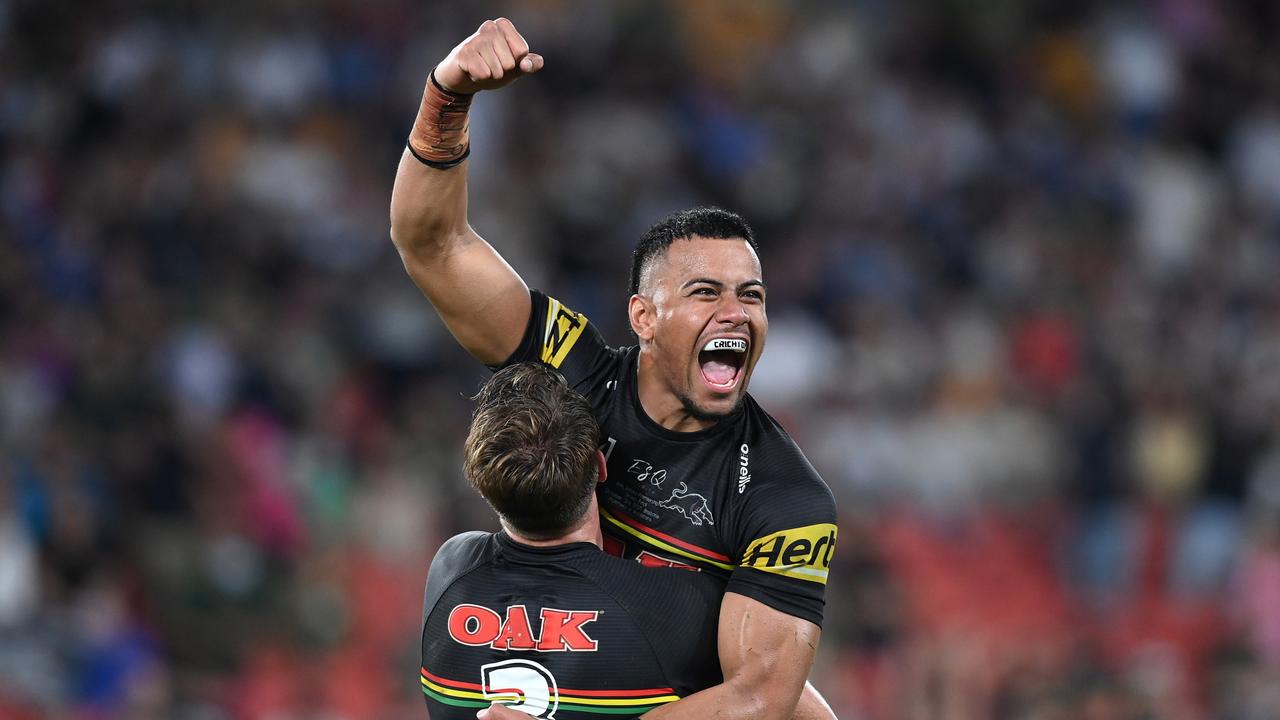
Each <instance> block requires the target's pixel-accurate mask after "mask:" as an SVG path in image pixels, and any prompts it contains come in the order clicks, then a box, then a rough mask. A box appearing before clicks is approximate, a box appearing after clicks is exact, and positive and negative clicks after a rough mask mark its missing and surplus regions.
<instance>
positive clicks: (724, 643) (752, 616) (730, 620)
mask: <svg viewBox="0 0 1280 720" xmlns="http://www.w3.org/2000/svg"><path fill="white" fill-rule="evenodd" d="M821 636H822V630H821V629H820V628H819V627H818V626H817V625H815V624H813V623H811V622H809V621H808V620H802V619H800V618H797V617H794V616H791V615H788V614H786V613H784V612H781V611H779V610H775V609H774V608H771V607H769V606H768V605H765V604H764V603H762V602H760V601H758V600H754V599H752V598H749V597H746V596H744V595H739V594H737V593H734V592H728V593H725V596H724V600H723V601H722V603H721V606H720V627H719V640H718V647H719V652H720V667H721V669H722V670H723V672H724V677H725V681H726V682H728V683H733V684H735V685H740V686H743V687H751V688H756V689H758V693H759V696H760V700H761V701H762V703H763V714H762V717H764V716H768V717H791V713H792V711H793V710H794V708H795V705H796V701H797V700H798V699H799V698H800V693H801V691H802V690H803V689H804V683H805V678H806V677H807V676H808V674H809V668H810V667H811V666H812V665H813V658H814V654H815V653H816V652H817V649H818V641H819V639H820V638H821Z"/></svg>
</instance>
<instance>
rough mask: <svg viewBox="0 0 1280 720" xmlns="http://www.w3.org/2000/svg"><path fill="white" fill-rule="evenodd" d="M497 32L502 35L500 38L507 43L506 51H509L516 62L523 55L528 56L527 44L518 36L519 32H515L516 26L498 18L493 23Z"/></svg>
mask: <svg viewBox="0 0 1280 720" xmlns="http://www.w3.org/2000/svg"><path fill="white" fill-rule="evenodd" d="M493 24H494V26H495V27H496V28H497V29H498V32H500V33H502V37H503V39H504V40H506V41H507V49H508V50H510V51H511V56H512V57H513V58H515V59H516V60H521V59H523V58H524V56H525V55H528V54H529V43H527V42H525V41H524V37H523V36H521V35H520V31H519V30H516V26H515V25H513V24H512V23H511V21H510V20H508V19H506V18H498V19H497V20H494V21H493Z"/></svg>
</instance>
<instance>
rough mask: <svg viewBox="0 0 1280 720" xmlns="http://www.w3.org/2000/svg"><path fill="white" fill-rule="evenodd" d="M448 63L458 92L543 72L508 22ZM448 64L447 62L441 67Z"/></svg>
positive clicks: (441, 70) (443, 73)
mask: <svg viewBox="0 0 1280 720" xmlns="http://www.w3.org/2000/svg"><path fill="white" fill-rule="evenodd" d="M0 1H2V0H0ZM449 59H451V60H452V61H453V63H452V65H453V66H456V71H454V70H453V68H451V67H438V68H437V73H436V80H437V81H438V82H440V83H442V84H443V85H444V86H445V87H449V88H454V89H457V90H458V91H459V92H475V91H476V90H486V89H492V88H498V87H502V86H503V85H506V84H507V83H509V82H511V81H512V80H515V79H516V78H517V77H520V76H521V75H525V74H530V73H535V72H537V71H539V70H541V69H542V65H543V59H542V56H541V55H538V54H535V53H530V52H529V44H528V43H527V42H525V39H524V38H523V37H522V36H521V35H520V32H519V31H518V30H516V26H515V25H514V24H512V22H511V21H510V20H508V19H506V18H498V19H497V20H486V21H485V22H483V23H482V24H481V25H480V27H479V29H477V30H476V32H475V34H473V35H472V36H471V37H469V38H467V39H466V41H464V42H463V43H462V44H461V45H459V46H458V47H456V48H454V52H453V54H452V55H451V57H450V58H449ZM447 60H448V59H447ZM449 64H450V63H448V62H447V61H446V63H444V64H442V65H449ZM450 82H452V83H453V84H449V83H450Z"/></svg>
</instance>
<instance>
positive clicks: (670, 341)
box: [647, 236, 769, 420]
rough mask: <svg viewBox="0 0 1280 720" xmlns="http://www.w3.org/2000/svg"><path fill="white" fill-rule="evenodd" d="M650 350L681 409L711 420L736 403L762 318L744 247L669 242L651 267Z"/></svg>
mask: <svg viewBox="0 0 1280 720" xmlns="http://www.w3.org/2000/svg"><path fill="white" fill-rule="evenodd" d="M652 273H653V274H652V275H651V276H650V282H649V283H647V284H648V285H649V288H650V290H651V292H650V296H649V297H650V300H651V302H652V303H653V308H654V319H653V326H652V337H651V342H650V351H651V352H652V353H653V356H654V361H655V364H656V367H657V369H658V371H659V373H660V374H661V375H662V377H663V380H664V382H665V384H666V385H667V387H668V388H669V389H670V390H671V391H672V393H673V394H674V395H675V396H676V397H677V398H678V399H679V400H680V402H681V404H682V405H683V406H684V410H685V412H686V413H688V414H689V415H690V416H692V417H694V418H696V419H699V420H714V419H717V418H720V417H723V416H725V415H727V414H729V413H731V412H733V410H734V409H735V408H736V407H737V406H738V404H739V403H740V402H742V398H743V396H744V395H745V394H746V391H747V382H748V381H749V380H750V379H751V371H752V370H753V369H754V368H755V365H756V361H757V360H758V359H759V358H760V353H761V352H762V351H763V350H764V341H765V335H766V334H767V332H768V329H769V319H768V317H767V316H766V315H765V287H764V283H763V281H762V279H761V272H760V258H758V257H757V256H756V253H755V250H753V249H752V248H751V246H750V245H749V244H747V242H746V241H745V240H734V239H728V240H726V239H719V238H702V237H696V236H695V237H693V238H690V239H687V240H676V241H675V242H673V243H672V244H671V246H670V247H668V248H667V251H666V253H665V255H664V256H663V257H661V258H659V259H658V261H657V262H656V263H655V264H654V266H653V268H652Z"/></svg>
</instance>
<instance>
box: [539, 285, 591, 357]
mask: <svg viewBox="0 0 1280 720" xmlns="http://www.w3.org/2000/svg"><path fill="white" fill-rule="evenodd" d="M586 327H587V316H586V315H583V314H582V313H576V312H574V311H572V310H570V309H569V308H567V307H565V306H564V305H562V304H560V301H559V300H556V299H555V298H553V297H549V298H547V323H546V330H545V331H544V332H543V334H542V354H541V355H540V356H539V359H540V360H542V362H544V363H546V364H548V365H550V366H551V367H553V368H559V367H560V363H562V362H564V359H565V358H566V357H568V355H569V351H570V350H572V349H573V344H574V343H576V342H578V338H579V337H580V336H581V335H582V331H583V330H584V329H585V328H586Z"/></svg>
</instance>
